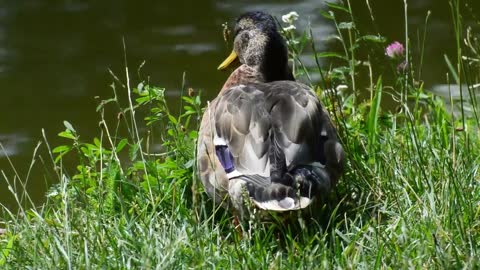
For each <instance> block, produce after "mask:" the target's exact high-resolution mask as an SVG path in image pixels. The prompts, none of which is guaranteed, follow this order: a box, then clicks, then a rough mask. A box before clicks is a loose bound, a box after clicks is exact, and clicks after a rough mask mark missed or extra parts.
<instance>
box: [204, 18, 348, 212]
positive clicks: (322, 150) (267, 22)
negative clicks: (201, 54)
mask: <svg viewBox="0 0 480 270" xmlns="http://www.w3.org/2000/svg"><path fill="white" fill-rule="evenodd" d="M233 47H234V48H233V51H232V53H231V54H230V56H228V58H227V59H226V60H225V61H224V62H223V63H222V64H221V65H220V66H219V69H220V70H223V69H226V68H227V67H228V66H229V65H230V64H231V63H232V62H234V60H236V59H238V60H239V61H240V64H241V65H240V66H239V67H238V68H237V69H235V70H234V71H233V72H232V74H231V75H230V76H229V78H228V79H227V81H226V82H225V84H224V85H223V87H222V89H221V90H220V92H219V94H218V96H217V97H216V98H215V99H213V100H212V101H211V102H210V103H209V105H208V107H207V108H206V110H205V113H204V115H203V118H202V122H201V126H200V130H199V138H198V145H197V165H198V166H197V167H198V173H199V176H200V178H201V181H202V183H203V185H204V187H205V190H206V192H207V193H208V194H209V195H210V196H211V197H212V198H213V199H214V200H215V201H216V202H217V203H223V204H226V205H231V206H233V208H234V209H235V210H237V211H238V212H239V213H240V215H241V214H242V213H243V211H244V210H243V209H245V207H246V205H250V206H252V205H253V206H254V207H256V208H258V209H261V210H266V211H279V212H281V211H292V210H299V209H303V208H306V207H307V206H309V205H311V204H312V202H314V201H315V200H317V199H319V198H325V197H326V195H327V194H328V193H329V192H330V190H331V189H332V187H334V186H335V184H336V182H337V180H338V178H339V177H340V176H341V174H342V171H343V163H344V159H345V154H344V151H343V148H342V145H341V144H340V143H339V141H338V138H337V134H336V130H335V128H334V125H333V124H332V122H331V120H330V117H329V114H328V112H327V111H326V110H325V109H324V107H323V106H322V105H321V103H320V101H319V100H318V98H317V97H316V96H315V94H314V92H313V91H312V89H311V88H310V87H308V86H307V85H305V84H302V83H299V82H296V81H295V79H294V77H293V75H292V72H291V70H290V68H289V66H288V51H287V46H286V42H285V40H284V39H283V37H282V36H281V35H280V33H279V32H278V30H277V25H276V21H275V20H274V18H273V17H272V16H271V15H269V14H266V13H264V12H248V13H245V14H243V15H242V16H240V17H239V18H238V19H237V21H236V24H235V31H234V46H233ZM247 200H249V201H250V202H247Z"/></svg>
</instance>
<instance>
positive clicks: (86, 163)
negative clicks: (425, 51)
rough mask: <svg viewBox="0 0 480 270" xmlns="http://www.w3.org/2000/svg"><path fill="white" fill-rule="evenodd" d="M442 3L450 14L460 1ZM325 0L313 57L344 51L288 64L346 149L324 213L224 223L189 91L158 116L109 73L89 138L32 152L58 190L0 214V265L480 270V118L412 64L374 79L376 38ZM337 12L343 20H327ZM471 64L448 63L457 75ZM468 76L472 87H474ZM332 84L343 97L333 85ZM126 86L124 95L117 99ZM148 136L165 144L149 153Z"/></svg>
mask: <svg viewBox="0 0 480 270" xmlns="http://www.w3.org/2000/svg"><path fill="white" fill-rule="evenodd" d="M451 2H452V10H453V12H454V14H457V15H458V12H459V11H457V9H456V8H455V7H456V6H455V5H456V4H458V2H456V1H451ZM330 9H331V10H332V12H333V13H331V14H326V15H327V17H328V16H330V18H331V19H332V21H333V22H334V23H335V24H336V25H337V29H338V40H339V41H340V42H341V43H342V46H341V47H342V48H345V50H344V52H343V54H341V53H340V54H339V53H323V54H316V56H317V57H335V58H338V56H339V55H340V56H341V58H342V61H344V62H343V64H340V65H339V66H338V67H335V68H332V69H330V68H329V69H328V70H325V69H324V68H323V67H321V66H320V65H318V66H317V67H316V68H314V69H313V70H312V69H308V68H307V67H305V66H303V65H301V63H300V64H299V63H298V62H295V63H296V64H299V65H298V66H300V67H302V68H298V69H297V73H302V72H303V73H305V72H307V73H308V72H309V73H313V72H318V73H321V74H322V77H324V80H323V81H322V82H321V83H320V85H319V86H318V87H315V89H318V94H319V97H320V98H321V99H322V101H323V102H324V104H326V105H327V107H328V109H329V110H330V111H332V112H333V116H334V117H333V118H334V119H336V123H337V126H338V129H339V133H340V135H341V139H342V142H343V145H344V147H345V150H346V152H347V154H348V169H347V171H346V173H345V175H344V177H343V178H342V179H341V182H340V183H339V185H338V187H337V190H336V191H335V192H334V194H333V196H332V199H331V201H330V202H329V203H328V205H326V206H325V208H324V209H319V210H318V211H319V212H321V213H322V218H321V219H320V220H316V221H310V220H307V221H305V222H306V223H307V224H308V226H307V227H306V228H303V229H299V227H298V226H294V224H293V225H289V224H287V225H286V224H281V223H269V224H263V223H260V222H256V221H254V220H252V221H251V222H248V224H245V226H244V228H245V229H244V231H240V230H238V229H237V228H235V226H234V222H233V216H232V215H231V214H230V213H228V212H225V211H223V210H222V209H218V208H217V207H216V206H215V205H213V204H212V202H211V200H210V199H209V198H207V197H206V195H205V193H204V192H203V190H202V188H201V185H200V184H199V183H198V180H197V179H196V177H195V173H194V172H195V162H194V160H195V156H194V153H195V139H196V136H197V134H196V131H195V130H196V129H197V127H198V121H199V117H200V115H201V113H202V110H201V107H202V105H201V103H200V96H199V94H198V93H197V92H198V91H193V90H190V91H187V90H186V89H185V95H184V97H183V98H182V107H183V108H182V112H181V113H180V115H179V116H177V115H173V114H172V113H171V112H170V108H169V107H168V103H167V102H166V100H165V96H164V89H162V88H158V87H153V86H150V85H148V84H146V83H141V84H139V85H138V86H137V87H135V88H134V89H130V88H122V87H121V86H122V85H124V82H122V80H121V79H116V83H115V84H114V85H115V87H114V88H113V90H114V91H113V93H114V96H113V97H112V98H111V99H107V100H105V101H103V102H101V103H100V104H99V106H98V108H97V110H98V111H99V113H100V115H101V116H102V121H101V124H100V125H99V128H98V134H99V135H98V137H97V138H96V139H94V140H93V141H92V142H85V141H82V140H81V136H80V134H78V133H77V131H76V130H75V126H74V125H72V124H70V123H68V122H65V131H63V132H61V133H60V134H59V135H60V136H61V137H63V138H65V144H64V145H61V146H56V147H50V145H49V143H48V139H47V138H44V139H43V143H42V146H41V147H44V148H45V149H47V150H48V152H49V153H50V155H49V156H41V155H40V154H39V153H37V152H36V153H35V155H34V158H35V159H41V160H42V162H43V163H44V164H49V166H50V167H51V175H52V176H51V177H52V178H53V179H55V180H56V181H57V182H58V184H57V185H55V186H54V187H52V188H51V189H50V190H49V192H48V194H47V201H46V203H45V204H44V205H42V206H39V207H38V206H37V207H25V205H26V204H25V202H28V194H27V195H25V196H26V197H25V196H23V195H17V196H16V198H17V200H18V202H19V210H18V213H11V212H9V211H8V209H6V208H5V207H4V208H3V213H4V216H3V218H2V220H1V221H2V223H0V228H5V229H6V233H5V234H3V235H1V236H0V251H1V252H0V267H2V268H5V269H24V268H34V269H72V268H73V269H77V268H81V269H99V268H106V269H126V268H140V269H156V268H158V269H164V268H167V269H168V268H171V269H182V268H219V269H230V268H234V269H238V268H246V269H297V268H306V269H331V268H337V269H345V268H347V269H405V268H422V269H461V268H465V269H477V268H480V254H479V251H480V250H479V245H480V175H479V167H480V135H479V132H478V130H479V128H480V127H479V124H480V123H479V122H478V120H477V119H478V114H477V110H476V107H475V103H474V104H471V105H470V106H473V108H474V109H473V110H472V112H473V113H472V114H463V115H462V117H458V118H456V117H455V115H454V114H453V112H452V111H451V108H448V107H446V106H445V102H444V100H442V99H440V98H438V97H435V96H433V95H431V94H429V93H428V92H427V91H425V90H424V89H423V86H422V85H421V84H420V83H418V82H415V81H414V80H413V74H414V71H415V68H416V67H414V66H412V64H410V67H409V69H405V70H400V71H398V70H397V69H396V65H397V63H396V62H392V66H393V68H392V71H391V72H393V77H394V80H387V79H384V78H385V77H389V76H385V73H387V72H386V71H383V70H376V69H375V67H374V66H372V65H369V63H368V61H367V60H365V59H360V58H359V55H360V54H356V52H355V51H354V50H362V49H363V48H365V47H366V46H367V47H370V48H372V47H378V48H381V49H380V51H379V53H383V48H384V47H385V46H386V41H385V40H384V39H383V38H381V37H379V36H377V37H374V36H365V35H362V33H360V32H359V31H358V30H357V29H356V28H355V26H354V24H353V23H352V24H351V23H350V22H351V21H350V20H354V19H355V18H354V17H353V15H352V12H351V10H350V8H349V5H348V4H347V5H345V6H337V5H333V4H332V5H330ZM342 13H344V14H343V15H345V14H346V16H344V17H345V18H347V19H346V21H338V20H339V18H340V16H339V15H341V14H342ZM372 16H373V15H372ZM454 19H456V20H459V17H454ZM456 23H457V25H458V21H457V22H456ZM459 30H461V29H459ZM306 33H307V35H306V36H308V31H306ZM457 34H458V36H459V37H458V38H459V39H460V38H461V33H457ZM289 35H290V36H289V38H290V39H294V40H295V39H296V38H297V37H296V36H295V35H294V34H293V32H290V34H289ZM298 40H299V42H298V43H295V42H291V43H290V45H291V46H295V47H294V48H291V49H293V50H292V51H293V54H292V57H293V58H294V59H297V60H298V55H299V54H300V53H301V52H302V50H303V49H304V48H308V47H309V43H308V42H309V39H308V38H305V39H300V38H299V39H298ZM459 46H460V45H459ZM471 46H474V45H471ZM311 47H314V45H312V46H311ZM352 48H355V49H352ZM472 49H474V48H472ZM407 51H408V49H407ZM459 52H461V50H460V47H459ZM461 56H462V55H460V57H458V58H457V60H458V61H462V58H461ZM405 57H406V59H411V56H409V54H406V56H405ZM469 57H471V58H475V57H476V59H480V55H475V54H472V55H469ZM358 60H362V61H365V62H366V64H365V63H364V64H359V62H358ZM385 61H391V60H389V59H385ZM410 63H413V61H410ZM472 63H476V62H475V61H472ZM464 64H465V65H466V64H467V63H464ZM471 68H472V69H473V67H471ZM468 70H469V68H463V69H462V68H459V69H457V70H455V69H454V70H453V71H452V72H455V74H453V75H455V76H457V77H458V74H457V73H460V74H464V75H465V73H466V72H467V71H468ZM300 75H301V74H300ZM360 76H366V77H367V78H368V80H367V81H368V82H369V83H368V84H367V86H365V89H362V88H361V87H362V83H360V82H356V80H358V78H359V77H360ZM390 77H392V76H390ZM469 78H471V81H467V84H468V85H469V86H471V85H473V84H475V83H478V81H476V82H475V78H476V77H469ZM476 79H478V78H476ZM125 81H128V77H127V78H125ZM364 81H365V80H364ZM459 83H460V82H459ZM463 83H465V82H463ZM126 85H128V84H126ZM338 85H345V86H346V87H347V88H348V89H349V91H346V92H334V91H333V92H332V90H330V89H335V88H336V86H338ZM117 88H118V89H117ZM362 91H363V92H365V91H367V92H368V91H370V93H371V94H370V95H369V96H370V98H368V97H367V98H360V96H361V94H360V92H362ZM187 92H188V94H187ZM122 93H128V96H129V97H130V101H131V102H127V104H126V105H123V104H122V102H121V101H120V98H119V96H121V95H124V94H122ZM125 95H127V94H125ZM387 95H391V96H393V98H394V99H395V100H397V105H398V106H397V108H396V110H392V111H386V110H382V108H381V102H382V98H384V97H385V96H387ZM364 96H365V95H364ZM367 96H368V95H367ZM452 101H453V100H452ZM453 102H454V105H455V104H456V101H453ZM203 105H204V104H203ZM454 105H452V106H454ZM460 105H462V104H460ZM112 111H114V112H115V114H117V115H118V119H117V121H115V122H108V121H106V120H105V119H104V117H103V115H105V114H107V113H112ZM134 112H135V113H134ZM141 115H143V116H141ZM135 117H136V118H135ZM134 119H135V121H134ZM122 132H123V133H122ZM122 134H126V135H122ZM158 145H161V151H159V152H158V151H157V152H155V151H153V150H152V149H153V148H154V146H158ZM67 157H74V158H76V159H77V160H78V166H77V167H76V168H67V167H65V166H63V162H62V161H63V159H64V158H67ZM2 177H3V178H5V179H6V180H7V184H6V186H7V188H9V189H11V190H12V193H13V194H17V193H16V191H17V190H16V188H15V187H22V183H24V181H25V179H21V178H20V176H9V175H6V174H5V173H4V172H2ZM20 194H21V193H20ZM22 196H23V197H22ZM27 205H28V204H27Z"/></svg>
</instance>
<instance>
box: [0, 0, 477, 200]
mask: <svg viewBox="0 0 480 270" xmlns="http://www.w3.org/2000/svg"><path fill="white" fill-rule="evenodd" d="M352 2H354V6H357V5H358V7H354V8H355V12H356V16H357V17H359V18H369V16H370V15H369V13H368V10H367V9H366V8H365V1H360V0H354V1H352ZM409 2H412V3H409V22H410V31H411V33H415V36H416V33H417V31H423V28H424V21H425V16H426V14H427V11H428V10H431V11H432V15H431V17H430V21H429V25H428V36H427V41H426V53H425V60H424V61H425V64H424V72H423V74H424V76H423V77H424V79H425V81H426V83H427V85H433V84H436V83H444V82H445V79H444V77H445V75H444V74H445V72H446V67H445V64H444V60H443V54H444V53H449V54H453V52H454V48H455V43H454V40H453V30H452V27H451V25H452V23H451V16H450V7H449V5H448V1H447V0H439V1H437V0H435V1H433V0H430V1H421V0H417V1H409ZM467 2H468V1H467ZM470 2H475V1H473V0H472V1H470ZM0 3H1V4H0V91H1V98H0V104H1V106H0V143H1V144H2V145H3V147H4V148H5V151H3V150H2V149H1V148H0V170H1V171H3V173H4V174H5V175H6V176H7V177H8V178H9V179H10V180H13V179H14V175H15V173H14V171H13V169H12V168H11V166H10V165H9V162H8V160H7V158H6V156H7V155H8V156H9V157H10V159H11V161H12V162H13V164H14V165H15V168H16V170H17V172H18V174H19V175H20V177H21V178H22V179H25V177H26V175H27V171H28V168H29V165H30V163H31V157H32V154H33V150H34V148H35V145H36V144H37V142H38V141H40V140H41V138H42V137H41V130H42V128H43V129H45V133H46V135H47V138H48V140H49V142H50V144H51V145H52V146H56V145H59V144H61V143H63V142H64V141H63V140H62V139H59V138H58V137H57V136H56V134H57V133H58V132H60V131H62V130H63V129H64V127H63V124H62V122H63V120H68V121H69V122H71V123H72V124H73V125H74V127H75V128H76V129H77V131H78V132H79V133H80V134H81V136H82V139H84V140H89V139H91V138H92V137H93V136H95V135H97V134H98V128H97V127H98V122H99V119H100V118H99V116H98V114H97V113H96V112H95V107H96V104H97V102H98V100H96V99H95V98H94V97H95V96H99V97H100V98H108V97H110V96H111V89H110V87H109V85H110V84H111V82H112V81H113V80H112V78H111V76H110V75H109V72H108V69H111V70H112V71H113V72H114V73H116V74H117V75H118V76H119V77H120V78H121V79H123V78H124V62H123V55H124V50H123V45H122V39H124V40H125V44H126V54H127V61H128V66H129V68H130V71H131V77H132V81H133V82H134V83H135V82H138V81H139V77H138V76H137V72H136V69H137V67H138V66H139V65H140V64H141V63H142V62H143V61H146V64H145V65H144V67H143V69H142V71H141V74H142V75H143V76H144V77H143V78H146V77H147V76H148V77H149V78H150V82H151V83H152V84H154V85H158V86H162V87H166V88H167V94H168V95H169V96H170V97H171V101H172V104H173V106H175V104H174V102H175V100H176V99H175V97H178V96H179V89H180V87H181V84H182V74H183V72H186V74H187V76H186V78H187V85H188V86H190V87H194V88H196V89H203V91H204V93H205V97H204V99H208V98H211V97H213V96H215V94H216V92H217V91H218V89H219V88H220V87H221V85H222V82H223V81H224V80H225V79H226V76H227V75H228V74H226V73H221V72H217V71H216V67H217V66H218V64H219V63H220V62H221V61H222V60H223V58H224V57H225V56H226V55H227V53H228V52H229V50H230V49H229V48H227V46H226V45H225V43H224V41H223V37H222V27H221V24H222V23H223V22H225V21H228V20H232V19H233V18H234V17H236V16H237V15H239V14H240V13H242V12H244V11H247V10H255V9H260V10H266V11H269V12H270V13H272V14H274V15H276V16H280V15H282V14H285V13H287V12H289V11H291V10H295V11H297V12H298V13H299V14H300V15H301V21H300V24H303V25H306V23H307V21H308V20H309V21H310V22H311V24H312V27H313V32H314V34H315V39H316V40H317V44H318V45H317V47H318V48H319V49H325V48H328V46H329V45H328V44H325V43H324V42H323V39H324V37H326V36H327V35H328V34H330V33H332V31H333V26H332V25H330V24H329V23H328V22H326V21H325V20H323V19H322V18H321V16H320V15H319V12H320V11H321V10H322V9H324V8H325V6H324V4H323V1H313V0H310V1H309V0H305V1H264V2H263V3H262V4H258V3H257V1H234V0H228V1H213V0H202V1H186V0H176V1H146V0H142V1H126V0H115V1H114V0H107V1H94V0H91V1H87V0H85V1H80V0H57V1H51V0H50V1H47V0H24V1H21V0H18V1H1V0H0ZM370 3H371V5H372V8H373V11H374V15H375V19H376V22H377V26H378V31H379V32H380V33H382V34H384V35H385V36H387V37H388V39H389V40H390V41H393V40H404V32H403V31H404V30H403V29H404V20H403V16H404V15H403V1H402V0H395V1H384V0H383V1H380V0H378V1H373V0H370ZM471 5H472V4H471ZM473 5H474V7H473V8H477V7H478V5H479V4H478V3H473ZM475 6H476V7H475ZM477 10H480V9H478V8H477ZM365 27H368V25H367V24H366V25H365ZM375 32H376V31H375ZM412 38H414V37H413V36H412ZM42 147H43V146H42ZM42 149H43V148H42ZM44 157H45V158H46V156H44ZM47 163H48V164H50V163H49V162H47ZM42 166H43V165H42V163H41V162H40V160H37V161H36V165H35V168H34V170H33V171H32V173H31V175H30V177H29V180H28V183H27V190H28V192H29V194H30V195H31V197H32V198H33V199H34V201H35V202H37V203H38V202H41V201H42V199H43V197H44V194H45V191H46V183H45V179H46V178H48V177H46V176H45V175H44V173H43V172H42V171H43V170H42ZM0 203H1V204H4V205H7V206H8V207H12V208H13V207H14V205H15V202H14V200H13V196H12V195H11V194H10V192H9V191H8V189H7V185H6V183H5V179H4V177H3V175H1V174H0Z"/></svg>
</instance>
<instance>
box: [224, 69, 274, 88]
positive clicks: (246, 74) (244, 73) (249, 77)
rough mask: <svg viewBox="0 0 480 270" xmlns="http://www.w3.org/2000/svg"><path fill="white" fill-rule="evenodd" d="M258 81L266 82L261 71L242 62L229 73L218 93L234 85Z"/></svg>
mask: <svg viewBox="0 0 480 270" xmlns="http://www.w3.org/2000/svg"><path fill="white" fill-rule="evenodd" d="M259 82H266V81H265V78H264V77H263V75H262V73H260V72H259V71H258V69H256V68H253V67H250V66H247V65H245V64H243V65H241V66H239V67H238V68H237V69H235V70H234V71H233V72H232V74H230V76H229V77H228V79H227V81H226V82H225V84H224V85H223V87H222V90H221V91H220V93H222V92H224V91H225V90H227V89H229V88H231V87H234V86H236V85H240V84H250V83H259Z"/></svg>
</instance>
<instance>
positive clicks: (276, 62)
mask: <svg viewBox="0 0 480 270" xmlns="http://www.w3.org/2000/svg"><path fill="white" fill-rule="evenodd" d="M237 58H238V59H239V60H240V63H242V64H244V65H247V66H250V67H253V68H255V69H257V70H258V71H259V72H260V73H262V75H263V78H264V79H265V81H266V82H271V81H278V80H293V76H292V73H291V71H290V68H289V67H288V50H287V46H286V43H285V40H284V39H283V37H282V36H281V35H280V33H279V32H278V29H277V24H276V21H275V19H274V18H273V17H272V16H271V15H269V14H267V13H264V12H261V11H254V12H247V13H245V14H243V15H241V16H240V17H239V18H238V19H237V21H236V23H235V28H234V42H233V51H232V53H231V54H230V56H228V57H227V59H225V61H223V63H222V64H220V66H219V67H218V69H219V70H223V69H226V68H227V67H228V66H229V65H230V64H231V63H232V62H233V61H234V60H235V59H237Z"/></svg>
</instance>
